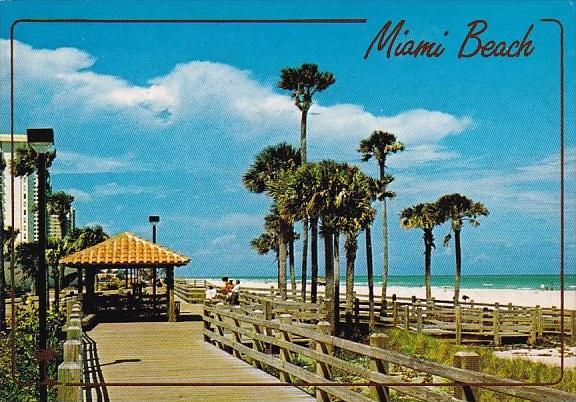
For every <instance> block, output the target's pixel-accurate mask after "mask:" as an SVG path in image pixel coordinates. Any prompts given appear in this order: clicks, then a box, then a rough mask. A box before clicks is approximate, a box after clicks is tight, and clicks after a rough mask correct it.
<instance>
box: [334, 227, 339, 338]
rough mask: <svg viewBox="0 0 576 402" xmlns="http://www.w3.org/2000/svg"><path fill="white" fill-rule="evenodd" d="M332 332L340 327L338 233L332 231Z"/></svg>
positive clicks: (335, 331) (336, 331) (337, 330)
mask: <svg viewBox="0 0 576 402" xmlns="http://www.w3.org/2000/svg"><path fill="white" fill-rule="evenodd" d="M333 253H334V333H335V334H337V333H338V332H339V329H340V328H339V327H340V233H339V232H334V250H333Z"/></svg>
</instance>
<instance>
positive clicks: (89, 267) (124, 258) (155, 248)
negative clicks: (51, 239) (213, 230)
mask: <svg viewBox="0 0 576 402" xmlns="http://www.w3.org/2000/svg"><path fill="white" fill-rule="evenodd" d="M189 262H190V258H188V257H186V256H184V255H182V254H179V253H176V252H174V251H172V250H169V249H167V248H166V247H162V246H160V245H158V244H155V243H152V242H150V241H148V240H145V239H142V238H140V237H138V236H136V235H135V234H133V233H129V232H124V233H121V234H119V235H117V236H114V237H111V238H110V239H108V240H106V241H103V242H102V243H99V244H97V245H95V246H92V247H88V248H86V249H84V250H80V251H78V252H76V253H74V254H71V255H69V256H66V257H64V258H62V259H61V260H60V264H62V265H65V266H67V267H71V268H77V269H79V270H84V271H85V272H86V277H87V278H91V279H92V280H87V286H86V293H87V294H86V296H87V302H88V303H90V302H91V301H92V300H93V297H94V276H95V275H96V273H98V272H99V271H100V270H102V269H135V270H139V269H157V268H166V294H167V300H166V303H167V306H166V307H167V313H168V321H176V314H175V308H174V306H175V303H174V267H181V266H184V265H186V264H188V263H189ZM80 272H81V271H80ZM79 280H80V281H81V278H79ZM90 284H91V286H90ZM153 290H154V293H153V294H154V296H153V297H154V300H153V302H154V305H155V303H156V299H155V298H156V283H153Z"/></svg>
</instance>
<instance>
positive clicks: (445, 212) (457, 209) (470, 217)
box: [436, 193, 489, 304]
mask: <svg viewBox="0 0 576 402" xmlns="http://www.w3.org/2000/svg"><path fill="white" fill-rule="evenodd" d="M436 203H437V204H438V209H439V210H440V212H441V213H442V219H443V220H444V221H450V227H451V232H452V231H453V232H454V249H455V255H456V267H455V275H454V303H455V304H458V303H459V301H460V280H461V277H462V249H461V245H460V232H461V231H462V227H463V226H464V222H465V221H468V222H470V224H471V225H472V226H473V227H477V226H479V225H480V222H479V221H478V218H479V217H480V216H487V215H488V214H489V211H488V208H486V207H485V206H484V204H482V203H480V202H474V201H472V200H471V199H469V198H468V197H466V196H463V195H462V194H458V193H454V194H446V195H444V196H442V197H440V198H439V199H438V201H436ZM451 238H452V235H451V233H448V235H446V237H445V238H444V245H445V246H447V245H448V243H449V241H450V239H451Z"/></svg>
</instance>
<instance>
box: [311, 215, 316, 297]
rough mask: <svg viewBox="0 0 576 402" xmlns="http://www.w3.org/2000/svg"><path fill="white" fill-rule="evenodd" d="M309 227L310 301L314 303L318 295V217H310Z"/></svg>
mask: <svg viewBox="0 0 576 402" xmlns="http://www.w3.org/2000/svg"><path fill="white" fill-rule="evenodd" d="M310 226H311V227H310V229H311V232H312V233H311V234H312V238H311V239H310V248H311V250H310V257H311V259H312V261H311V262H310V263H311V267H310V269H311V275H312V284H311V285H310V286H311V289H310V301H311V302H312V303H316V301H317V295H318V218H310Z"/></svg>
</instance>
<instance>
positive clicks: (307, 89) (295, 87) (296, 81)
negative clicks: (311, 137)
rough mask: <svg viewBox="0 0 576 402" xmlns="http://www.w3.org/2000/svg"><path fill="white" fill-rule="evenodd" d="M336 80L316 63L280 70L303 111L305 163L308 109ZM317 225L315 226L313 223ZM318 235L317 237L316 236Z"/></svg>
mask: <svg viewBox="0 0 576 402" xmlns="http://www.w3.org/2000/svg"><path fill="white" fill-rule="evenodd" d="M335 82H336V79H335V78H334V74H332V73H330V72H320V71H318V65H316V64H302V65H301V66H300V67H298V68H283V69H282V70H281V72H280V81H279V82H278V87H279V88H282V89H284V90H287V91H292V98H294V104H295V105H296V107H297V108H298V109H299V110H300V112H301V119H300V159H301V161H302V163H303V164H305V163H306V162H307V161H308V160H307V155H306V135H307V130H306V128H307V122H308V111H309V110H310V107H311V106H312V99H313V97H314V95H315V94H316V93H317V92H322V91H324V90H326V89H327V88H328V87H330V86H331V85H332V84H334V83H335ZM308 223H309V222H308V217H306V216H304V217H303V218H302V300H303V301H306V282H307V259H308ZM310 223H311V224H312V242H314V244H316V243H317V240H318V220H316V221H311V222H310ZM314 224H315V225H316V226H313V225H314ZM314 236H316V237H314ZM316 268H317V267H316Z"/></svg>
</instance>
